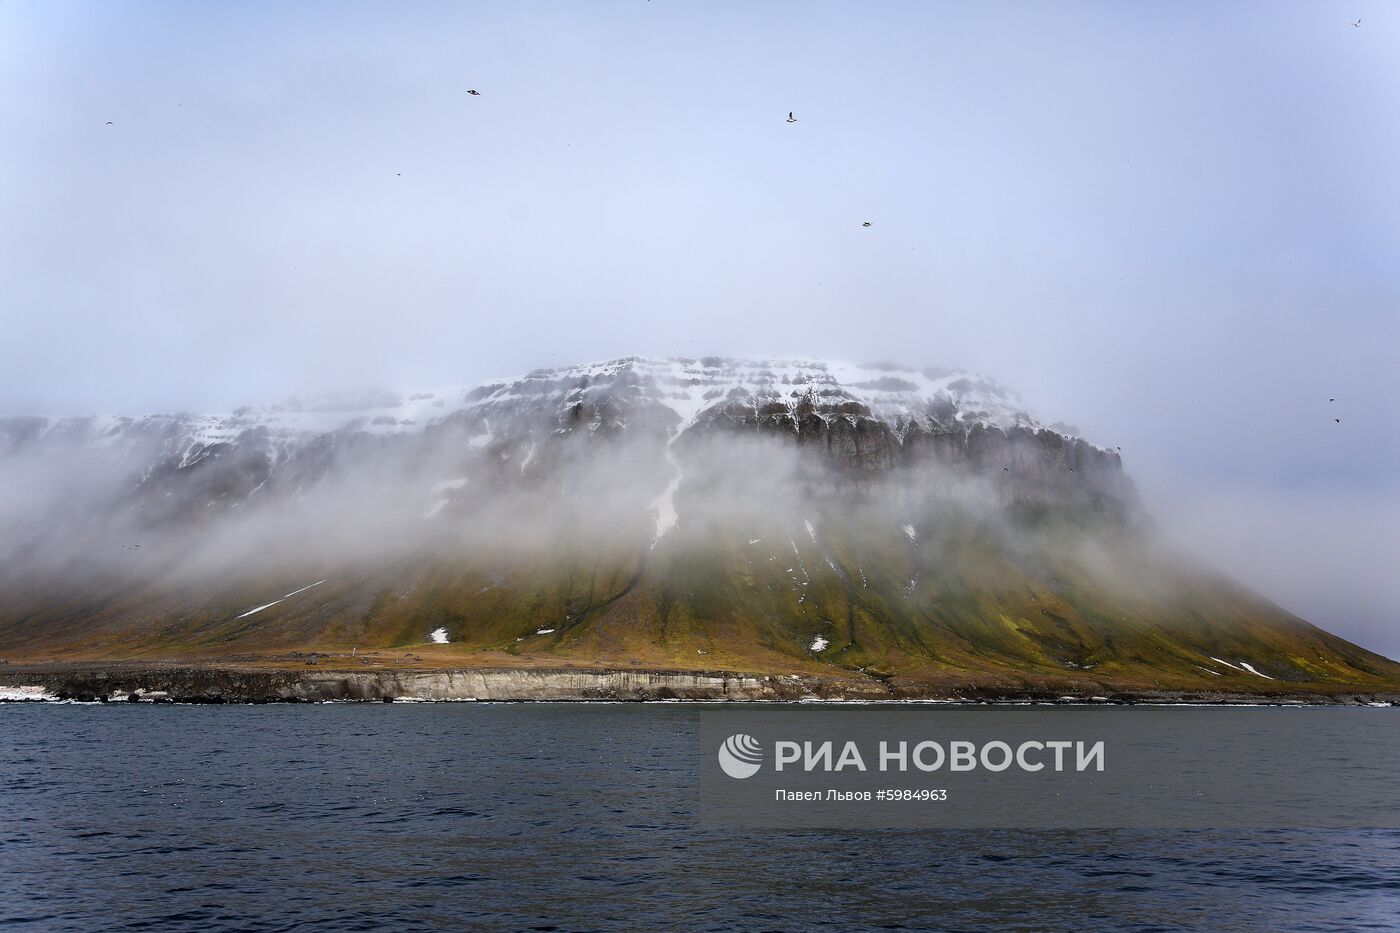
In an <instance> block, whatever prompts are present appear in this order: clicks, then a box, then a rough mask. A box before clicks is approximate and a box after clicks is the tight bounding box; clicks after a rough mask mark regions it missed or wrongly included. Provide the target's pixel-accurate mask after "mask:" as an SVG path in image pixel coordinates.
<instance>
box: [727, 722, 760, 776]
mask: <svg viewBox="0 0 1400 933" xmlns="http://www.w3.org/2000/svg"><path fill="white" fill-rule="evenodd" d="M719 766H720V768H722V769H723V770H724V773H725V774H727V775H729V776H730V777H732V778H738V779H739V780H743V779H744V778H749V777H753V776H754V775H755V774H757V773H758V769H759V768H761V767H763V746H762V745H761V744H759V741H758V739H756V738H754V737H753V736H751V735H745V734H744V733H742V732H737V733H735V734H734V735H731V736H730V737H729V738H727V739H725V740H724V744H722V745H721V746H720V747H719Z"/></svg>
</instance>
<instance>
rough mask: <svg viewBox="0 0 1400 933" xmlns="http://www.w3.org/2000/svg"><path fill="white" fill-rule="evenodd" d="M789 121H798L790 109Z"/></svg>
mask: <svg viewBox="0 0 1400 933" xmlns="http://www.w3.org/2000/svg"><path fill="white" fill-rule="evenodd" d="M787 121H788V122H789V123H796V122H797V118H796V117H794V116H793V115H792V111H791V110H789V111H788V118H787Z"/></svg>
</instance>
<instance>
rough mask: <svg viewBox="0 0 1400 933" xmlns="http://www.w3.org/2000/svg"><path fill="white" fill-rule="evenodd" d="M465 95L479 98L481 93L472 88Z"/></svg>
mask: <svg viewBox="0 0 1400 933" xmlns="http://www.w3.org/2000/svg"><path fill="white" fill-rule="evenodd" d="M467 93H468V94H470V95H471V96H473V97H480V96H481V92H480V91H478V90H477V89H476V88H472V89H471V90H470V91H467Z"/></svg>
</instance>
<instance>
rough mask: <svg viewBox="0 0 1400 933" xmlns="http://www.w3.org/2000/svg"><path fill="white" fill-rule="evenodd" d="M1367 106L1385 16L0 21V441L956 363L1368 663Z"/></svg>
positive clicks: (1393, 43) (1391, 479)
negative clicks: (639, 374)
mask: <svg viewBox="0 0 1400 933" xmlns="http://www.w3.org/2000/svg"><path fill="white" fill-rule="evenodd" d="M1358 18H1359V19H1360V20H1361V24H1360V26H1359V27H1356V26H1353V25H1352V22H1353V21H1355V20H1357V19H1358ZM469 89H476V90H478V91H479V92H480V95H479V96H472V95H469V94H467V91H468V90H469ZM1396 100H1400V7H1397V6H1395V5H1393V4H1385V3H1380V2H1352V0H1345V2H1336V0H1329V2H1317V3H1287V2H1278V3H1268V4H1262V3H1225V4H1212V5H1210V6H1209V7H1207V6H1205V5H1195V4H1165V3H1140V4H1121V3H1113V2H1103V3H1070V2H1065V3H1054V4H1051V3H1029V2H1027V3H960V4H947V3H943V4H940V3H908V4H903V3H854V2H853V3H830V4H828V3H779V2H765V3H737V2H736V3H720V2H707V3H698V2H679V0H625V2H616V3H603V2H598V3H587V4H582V3H527V2H520V3H499V4H488V3H480V4H462V3H453V4H433V3H413V4H387V3H381V4H357V3H349V2H336V3H310V2H304V3H297V4H282V3H270V2H269V3H259V2H245V3H238V4H232V3H228V4H214V3H200V4H189V3H174V2H172V3H123V2H101V3H97V2H92V3H73V2H63V0H43V2H16V0H0V413H20V412H25V413H28V412H45V413H55V414H68V413H88V412H104V413H142V412H147V411H153V410H172V409H179V410H207V411H221V410H229V409H232V408H234V407H237V406H239V405H242V404H246V403H263V402H269V401H275V400H277V399H280V398H283V397H286V396H288V395H291V394H304V393H308V392H322V391H341V390H353V389H359V388H363V387H393V388H399V389H420V388H432V387H435V386H441V385H458V384H463V383H474V382H477V381H484V380H486V379H488V378H491V377H497V376H507V375H511V374H514V373H519V372H524V371H527V370H530V369H533V368H536V367H538V366H547V365H564V364H568V363H576V362H584V361H589V360H596V359H607V358H613V357H618V356H626V355H632V354H639V355H652V356H671V355H684V356H699V355H706V354H720V355H738V354H775V355H783V356H817V357H832V358H837V359H855V360H872V359H892V360H898V361H901V362H905V363H910V364H917V365H937V366H951V367H961V368H969V369H973V370H977V371H980V372H983V373H985V374H987V375H990V376H992V377H995V378H997V379H998V380H1000V381H1001V382H1003V383H1004V384H1006V385H1008V386H1010V387H1012V388H1013V389H1015V390H1017V391H1019V393H1020V394H1021V396H1022V398H1023V399H1024V400H1025V402H1026V405H1027V407H1028V408H1029V409H1030V410H1031V411H1033V412H1034V413H1036V414H1037V415H1039V416H1041V417H1043V418H1044V419H1045V420H1047V421H1054V420H1062V421H1065V422H1068V423H1071V424H1074V425H1076V426H1077V427H1078V428H1079V429H1080V430H1081V431H1082V432H1083V433H1084V434H1085V435H1086V436H1087V437H1088V438H1089V439H1090V440H1093V441H1095V442H1097V443H1101V444H1104V445H1108V446H1121V447H1122V449H1123V456H1124V461H1125V466H1126V468H1127V470H1128V471H1129V473H1130V475H1132V476H1133V478H1134V479H1135V481H1136V482H1137V484H1138V487H1139V489H1140V491H1141V493H1142V495H1143V498H1144V500H1145V501H1146V503H1147V505H1148V508H1149V509H1150V510H1151V511H1152V512H1153V514H1154V515H1155V516H1156V518H1157V520H1158V522H1159V523H1160V524H1161V526H1162V527H1163V530H1164V531H1166V532H1167V533H1168V535H1169V536H1171V537H1173V538H1174V539H1176V540H1178V541H1180V542H1182V543H1183V546H1185V547H1187V548H1188V549H1189V550H1192V551H1193V552H1195V553H1196V554H1197V555H1199V556H1201V557H1203V558H1204V559H1206V560H1208V561H1211V562H1213V563H1215V564H1217V565H1218V566H1220V567H1221V568H1222V569H1225V570H1226V571H1228V572H1230V573H1232V574H1234V575H1235V576H1237V577H1238V578H1239V579H1241V580H1243V581H1244V582H1245V583H1247V584H1248V585H1250V586H1252V587H1254V588H1255V589H1257V590H1259V591H1260V592H1262V593H1264V594H1265V595H1267V596H1269V597H1270V598H1271V599H1273V600H1275V601H1276V602H1279V603H1280V604H1282V605H1284V606H1286V607H1287V608H1289V609H1291V610H1293V611H1295V612H1297V613H1299V614H1301V615H1303V616H1304V617H1306V618H1309V619H1310V620H1312V621H1314V622H1317V623H1318V624H1321V625H1323V626H1325V627H1327V628H1330V629H1332V630H1334V631H1337V632H1339V633H1341V634H1343V635H1346V636H1348V637H1350V638H1352V639H1353V640H1356V641H1359V642H1360V643H1362V644H1364V645H1366V646H1367V647H1370V648H1373V649H1375V650H1378V651H1381V652H1383V653H1386V654H1389V655H1390V656H1392V657H1400V612H1398V611H1397V609H1396V607H1397V606H1400V440H1397V433H1396V428H1397V427H1400V365H1397V362H1396V356H1397V354H1400V171H1397V170H1396V168H1395V167H1396V166H1397V165H1400V111H1397V109H1396V107H1395V101H1396ZM789 111H792V112H793V113H794V114H795V116H796V119H797V122H796V123H788V122H786V117H787V114H788V112H789ZM867 221H868V222H870V223H871V226H870V227H864V226H862V224H863V223H865V222H867ZM1330 399H1336V401H1335V402H1333V401H1329V400H1330ZM1337 418H1340V419H1341V420H1340V422H1338V421H1336V420H1334V419H1337Z"/></svg>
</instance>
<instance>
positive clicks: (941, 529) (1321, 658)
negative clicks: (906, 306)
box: [0, 357, 1400, 693]
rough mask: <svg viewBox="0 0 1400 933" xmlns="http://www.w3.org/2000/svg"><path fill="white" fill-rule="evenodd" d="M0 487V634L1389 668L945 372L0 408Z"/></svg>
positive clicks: (477, 658) (634, 374)
mask: <svg viewBox="0 0 1400 933" xmlns="http://www.w3.org/2000/svg"><path fill="white" fill-rule="evenodd" d="M0 489H3V490H4V492H3V493H0V532H2V533H0V548H3V549H4V552H3V553H0V565H3V567H4V570H3V572H0V573H3V581H0V582H3V585H4V588H5V592H6V594H7V598H6V600H5V601H4V604H3V605H0V652H4V653H5V654H7V655H8V656H14V657H25V658H50V657H53V658H133V657H138V658H204V659H228V658H244V659H247V658H263V659H267V658H276V657H281V656H285V655H287V653H288V652H298V653H302V652H307V651H311V652H318V651H319V652H330V653H343V652H346V651H349V652H352V653H353V656H355V657H357V658H359V657H361V654H360V652H387V653H388V654H389V655H390V656H393V657H395V658H397V659H398V661H399V663H415V664H432V663H453V664H485V663H492V664H501V663H520V664H557V663H569V664H579V665H594V666H596V665H604V666H624V667H626V666H632V667H642V668H650V669H668V670H669V669H703V670H709V669H717V670H734V671H748V672H760V673H774V672H801V673H829V674H832V675H835V676H842V677H851V678H873V679H875V680H877V681H879V682H881V683H887V684H894V685H901V687H900V688H901V689H906V690H909V691H912V692H914V693H918V692H921V691H922V692H928V691H934V690H941V689H952V688H956V687H957V686H958V685H960V684H969V685H986V684H991V685H1011V686H1022V687H1023V686H1026V685H1056V684H1064V685H1078V686H1081V687H1086V688H1093V687H1094V686H1095V685H1114V686H1117V687H1122V688H1133V689H1154V688H1163V687H1171V688H1177V689H1215V690H1219V689H1232V690H1246V691H1248V690H1269V689H1275V688H1277V687H1279V686H1280V685H1281V684H1288V685H1292V686H1298V685H1308V686H1316V687H1319V688H1325V687H1336V686H1349V687H1356V686H1366V685H1377V684H1383V683H1386V682H1387V681H1393V680H1394V678H1396V677H1397V676H1398V675H1400V668H1397V666H1396V665H1394V664H1393V662H1389V661H1386V660H1385V659H1382V658H1380V657H1378V656H1376V655H1373V654H1371V653H1369V652H1366V651H1364V650H1362V649H1360V648H1357V647H1356V646H1354V645H1351V644H1349V643H1347V642H1345V641H1343V640H1342V639H1339V638H1336V637H1334V636H1331V635H1328V634H1327V633H1325V632H1322V631H1321V630H1319V629H1316V628H1314V627H1313V626H1310V625H1308V624H1307V623H1306V622H1303V621H1302V620H1299V619H1297V618H1295V617H1293V616H1291V615H1290V614H1289V613H1287V612H1286V611H1284V610H1282V609H1280V608H1278V607H1276V606H1273V605H1272V604H1270V603H1268V602H1267V601H1266V600H1264V599H1262V598H1261V597H1259V596H1257V595H1255V594H1252V593H1249V592H1248V591H1246V590H1244V589H1242V588H1241V587H1239V586H1237V585H1235V584H1232V583H1230V582H1229V581H1227V580H1225V579H1223V578H1221V577H1219V576H1217V575H1216V574H1214V573H1213V572H1211V571H1210V570H1209V568H1205V567H1202V566H1199V565H1197V564H1196V563H1194V562H1192V561H1191V560H1190V558H1189V557H1188V556H1187V555H1182V554H1178V553H1175V552H1173V551H1172V550H1171V549H1169V548H1166V547H1164V546H1163V545H1162V544H1161V543H1160V542H1159V541H1158V540H1157V537H1156V535H1155V532H1154V531H1153V527H1152V522H1151V520H1150V518H1149V517H1148V516H1146V515H1145V514H1144V513H1143V510H1142V508H1141V506H1140V504H1139V502H1138V499H1137V496H1136V493H1135V491H1134V489H1133V486H1132V483H1131V481H1130V480H1129V479H1128V477H1127V476H1126V475H1125V473H1124V471H1123V466H1122V462H1121V458H1120V456H1119V454H1118V452H1117V451H1116V450H1114V449H1113V448H1110V447H1106V446H1098V445H1096V444H1095V443H1093V442H1091V441H1090V440H1087V439H1084V438H1081V437H1079V436H1077V434H1076V432H1075V431H1074V430H1073V429H1072V428H1070V427H1068V426H1065V425H1046V424H1044V423H1043V422H1041V421H1039V420H1037V419H1036V418H1035V417H1034V416H1032V415H1031V414H1029V413H1027V412H1025V411H1023V410H1022V409H1021V407H1020V406H1019V404H1018V402H1017V401H1016V398H1015V396H1014V395H1013V394H1012V393H1011V392H1009V391H1008V390H1007V389H1005V388H1003V387H1001V386H1000V385H998V384H997V383H996V382H994V381H992V380H989V379H986V378H983V377H980V376H977V375H973V374H969V373H963V372H956V371H951V370H941V369H909V368H904V367H900V366H896V365H892V364H886V363H871V364H862V365H856V364H849V363H838V362H833V361H825V360H811V359H794V360H781V359H729V358H703V359H667V360H660V359H645V358H636V357H631V358H624V359H618V360H611V361H607V362H601V363H595V364H589V365H583V366H575V367H565V368H558V369H542V370H535V371H533V372H530V373H528V374H526V375H523V376H520V377H517V378H511V379H501V380H496V381H491V382H487V383H484V384H482V385H478V386H474V387H453V388H447V389H435V390H431V391H418V392H411V393H389V392H384V393H370V394H367V395H364V396H362V397H339V398H318V399H309V400H308V399H302V400H293V401H289V402H287V403H285V404H282V405H277V406H272V407H267V408H243V409H239V410H237V411H235V412H232V413H230V414H226V415H191V414H156V415H146V416H140V417H126V416H120V417H118V416H100V417H99V416H93V417H78V418H74V417H68V418H47V417H42V416H22V417H19V416H17V417H8V418H5V419H3V420H0ZM298 656H299V655H298ZM1227 684H1228V687H1227V686H1226V685H1227Z"/></svg>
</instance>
